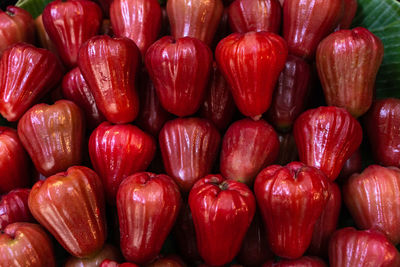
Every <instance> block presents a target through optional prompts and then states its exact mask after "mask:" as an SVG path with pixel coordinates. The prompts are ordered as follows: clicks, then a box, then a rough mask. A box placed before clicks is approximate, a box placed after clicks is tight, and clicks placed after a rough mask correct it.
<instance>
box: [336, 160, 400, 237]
mask: <svg viewBox="0 0 400 267" xmlns="http://www.w3.org/2000/svg"><path fill="white" fill-rule="evenodd" d="M343 198H344V201H345V203H346V206H347V208H348V210H349V211H350V213H351V215H352V217H353V218H354V221H355V222H356V224H357V226H358V228H360V229H371V228H373V229H376V230H378V231H380V232H382V233H384V234H385V235H386V236H387V237H388V239H389V240H390V241H391V242H392V243H393V244H395V245H396V244H398V243H399V242H400V201H398V200H399V199H400V169H398V168H396V167H388V168H385V167H382V166H379V165H371V166H369V167H368V168H366V169H365V170H364V171H363V172H362V173H361V174H354V175H353V176H351V177H350V178H349V179H348V181H347V183H346V185H345V186H344V187H343Z"/></svg>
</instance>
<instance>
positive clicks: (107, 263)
mask: <svg viewBox="0 0 400 267" xmlns="http://www.w3.org/2000/svg"><path fill="white" fill-rule="evenodd" d="M100 267H139V266H138V265H136V264H134V263H129V262H125V263H121V264H118V263H117V262H116V261H112V260H104V261H103V262H102V263H101V264H100Z"/></svg>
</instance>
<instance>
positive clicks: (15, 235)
mask: <svg viewBox="0 0 400 267" xmlns="http://www.w3.org/2000/svg"><path fill="white" fill-rule="evenodd" d="M0 263H1V265H2V266H26V267H43V266H46V267H47V266H48V267H53V266H56V264H55V257H54V251H53V245H52V243H51V240H50V237H49V236H48V234H47V233H46V232H45V231H44V230H43V228H42V227H40V226H39V225H38V224H33V223H13V224H10V225H8V226H7V227H6V229H4V232H0Z"/></svg>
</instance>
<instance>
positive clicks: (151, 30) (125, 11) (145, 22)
mask: <svg viewBox="0 0 400 267" xmlns="http://www.w3.org/2000/svg"><path fill="white" fill-rule="evenodd" d="M110 18H111V24H112V28H113V31H114V33H115V35H116V36H118V37H127V38H129V39H131V40H133V41H134V42H135V43H136V45H137V46H138V48H139V49H140V52H141V53H142V55H143V56H144V55H145V54H146V51H147V48H149V46H150V45H151V44H152V43H154V42H155V41H156V40H157V37H158V35H159V33H160V29H161V7H160V4H159V3H158V1H157V0H114V1H113V2H112V3H111V7H110Z"/></svg>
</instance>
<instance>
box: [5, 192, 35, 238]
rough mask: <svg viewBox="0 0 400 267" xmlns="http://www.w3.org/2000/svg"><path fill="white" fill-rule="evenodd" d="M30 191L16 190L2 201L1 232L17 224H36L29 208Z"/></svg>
mask: <svg viewBox="0 0 400 267" xmlns="http://www.w3.org/2000/svg"><path fill="white" fill-rule="evenodd" d="M30 191H31V190H30V189H14V190H11V191H10V192H8V193H7V194H5V195H3V196H2V197H1V200H0V231H4V229H5V228H6V227H7V225H9V224H12V223H16V222H34V219H33V216H32V214H31V212H30V211H29V207H28V196H29V192H30Z"/></svg>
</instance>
